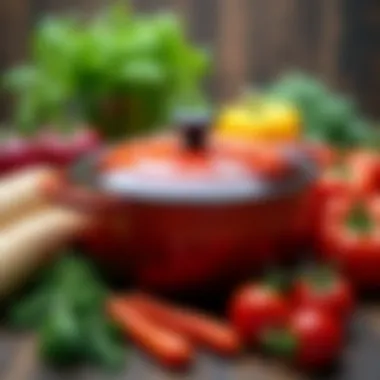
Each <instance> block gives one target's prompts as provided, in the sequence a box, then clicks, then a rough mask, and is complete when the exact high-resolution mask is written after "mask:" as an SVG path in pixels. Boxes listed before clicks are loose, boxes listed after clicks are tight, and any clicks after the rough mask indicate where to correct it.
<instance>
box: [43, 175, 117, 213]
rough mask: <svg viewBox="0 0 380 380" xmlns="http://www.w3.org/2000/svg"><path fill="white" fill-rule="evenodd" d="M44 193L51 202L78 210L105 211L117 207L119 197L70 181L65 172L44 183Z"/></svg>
mask: <svg viewBox="0 0 380 380" xmlns="http://www.w3.org/2000/svg"><path fill="white" fill-rule="evenodd" d="M42 193H43V195H44V196H45V197H46V198H47V199H48V200H49V201H51V202H53V203H56V204H58V205H62V206H68V207H69V208H72V209H75V210H77V211H84V212H87V213H103V212H107V211H110V210H114V209H115V207H117V204H118V201H117V199H112V198H111V197H109V196H107V195H105V194H102V193H101V192H98V191H94V190H91V189H89V188H87V187H85V186H79V185H74V184H72V183H70V182H69V181H68V180H67V179H66V178H65V175H64V174H63V173H58V175H57V176H53V177H51V178H49V179H47V180H45V181H44V182H43V183H42Z"/></svg>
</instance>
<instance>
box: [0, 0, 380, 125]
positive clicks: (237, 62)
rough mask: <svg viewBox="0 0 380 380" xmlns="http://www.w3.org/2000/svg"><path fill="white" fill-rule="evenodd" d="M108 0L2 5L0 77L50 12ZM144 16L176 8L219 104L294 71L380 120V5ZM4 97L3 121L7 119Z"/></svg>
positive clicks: (229, 1)
mask: <svg viewBox="0 0 380 380" xmlns="http://www.w3.org/2000/svg"><path fill="white" fill-rule="evenodd" d="M108 2H110V1H105V0H103V1H102V0H0V36H1V38H0V70H1V72H4V71H5V70H6V68H9V67H11V66H12V65H14V64H17V63H19V62H20V61H22V60H23V59H24V58H25V57H27V54H28V53H27V46H28V38H29V37H30V31H31V29H32V28H33V25H35V23H36V21H37V20H38V19H39V18H40V17H41V16H43V15H44V14H46V13H51V12H55V13H59V12H65V11H67V10H72V9H76V10H78V11H81V12H91V11H93V10H96V9H97V8H99V7H100V6H101V5H102V4H105V3H108ZM132 4H133V6H134V7H135V8H136V9H138V10H141V11H155V10H159V9H163V8H164V9H168V8H169V9H174V10H175V11H176V12H179V13H180V14H181V15H182V16H183V18H184V20H185V22H186V24H187V25H188V28H189V33H190V35H191V36H192V38H193V39H194V40H195V41H197V42H199V43H201V44H204V45H206V46H208V47H209V48H210V50H211V51H212V54H213V57H214V59H215V63H214V68H213V70H212V73H211V75H210V76H209V78H208V79H207V89H208V90H209V91H210V92H211V94H212V95H213V96H215V97H218V98H226V97H228V98H229V97H231V96H233V95H235V94H236V93H237V92H238V91H240V90H241V89H242V88H243V87H244V86H246V85H247V84H259V85H260V84H262V83H266V82H267V81H269V80H271V79H272V78H273V77H275V76H276V75H278V74H280V73H282V72H284V71H286V70H290V69H298V68H300V69H303V70H307V71H309V72H311V73H316V74H318V75H320V76H321V77H322V78H323V79H325V80H326V81H328V82H329V83H331V84H332V85H333V86H336V87H338V88H341V89H343V90H348V91H351V92H352V93H353V94H354V95H355V96H357V98H358V99H359V101H360V103H361V105H362V107H363V108H364V110H365V111H367V112H368V113H369V114H370V115H373V116H380V107H379V106H380V2H379V1H378V0H360V1H359V0H133V1H132ZM7 100H8V99H7V96H6V94H2V95H1V105H2V106H1V107H0V119H4V118H6V117H7V116H9V114H10V109H9V102H8V101H7Z"/></svg>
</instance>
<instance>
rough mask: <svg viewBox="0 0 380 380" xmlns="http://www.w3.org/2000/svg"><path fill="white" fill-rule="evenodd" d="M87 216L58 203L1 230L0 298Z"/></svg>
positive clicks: (49, 255) (51, 254)
mask: <svg viewBox="0 0 380 380" xmlns="http://www.w3.org/2000/svg"><path fill="white" fill-rule="evenodd" d="M86 223H87V218H86V217H85V216H84V215H82V214H79V213H77V212H74V211H70V210H66V209H61V208H58V207H55V208H52V207H51V208H48V209H45V210H41V211H38V212H36V213H33V214H32V215H29V216H27V217H25V218H22V219H20V220H18V221H17V222H15V223H14V224H11V225H7V226H6V227H5V228H3V229H2V230H1V232H0V298H2V297H4V296H6V295H8V294H10V292H12V291H13V290H16V289H17V288H18V287H19V286H21V285H22V284H23V283H24V282H25V281H26V280H27V279H28V278H29V276H30V275H32V274H33V273H34V272H35V271H36V270H37V269H39V268H40V267H41V266H42V265H43V264H44V263H46V262H48V261H49V260H50V259H52V258H54V255H58V254H59V251H60V248H62V247H63V246H65V245H66V244H67V243H69V242H70V241H71V240H72V239H73V238H75V236H76V235H77V234H78V233H80V232H81V231H82V229H83V228H85V226H86Z"/></svg>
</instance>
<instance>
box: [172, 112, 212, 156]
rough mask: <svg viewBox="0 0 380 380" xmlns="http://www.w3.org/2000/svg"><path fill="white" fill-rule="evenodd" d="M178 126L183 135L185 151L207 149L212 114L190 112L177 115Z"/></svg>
mask: <svg viewBox="0 0 380 380" xmlns="http://www.w3.org/2000/svg"><path fill="white" fill-rule="evenodd" d="M176 124H177V125H178V128H179V129H180V132H181V134H182V141H183V144H184V147H185V149H187V150H191V151H204V150H206V148H207V137H208V134H209V133H208V132H209V128H210V125H211V117H210V114H208V113H206V112H202V113H200V112H190V113H181V114H178V115H177V118H176Z"/></svg>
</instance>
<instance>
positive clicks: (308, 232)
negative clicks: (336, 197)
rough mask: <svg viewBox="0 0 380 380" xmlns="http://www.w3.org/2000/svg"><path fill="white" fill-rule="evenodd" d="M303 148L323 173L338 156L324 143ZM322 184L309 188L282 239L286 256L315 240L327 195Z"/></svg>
mask: <svg viewBox="0 0 380 380" xmlns="http://www.w3.org/2000/svg"><path fill="white" fill-rule="evenodd" d="M303 150H304V151H305V153H307V154H308V155H309V156H310V157H311V158H312V159H313V160H314V161H315V162H316V164H317V166H318V167H319V170H320V171H321V173H324V172H325V171H326V170H327V168H329V167H330V166H331V165H333V163H334V162H335V161H336V160H337V157H338V154H337V152H336V151H335V150H334V149H332V148H331V147H329V146H327V145H323V144H315V143H313V144H306V145H305V146H303ZM322 176H323V174H322ZM320 186H321V185H320V183H319V182H318V181H317V182H316V183H315V184H314V185H313V186H312V187H311V188H310V189H309V191H308V194H306V196H305V197H304V199H303V200H302V203H301V204H300V206H299V208H298V211H297V213H296V215H295V218H294V221H293V223H292V224H291V225H290V227H289V230H288V231H287V233H286V236H285V237H284V239H283V241H282V244H281V246H280V249H281V250H285V251H286V258H294V256H295V255H298V253H299V252H300V251H302V248H304V247H305V246H310V245H311V244H313V242H314V241H315V238H316V232H317V231H318V226H319V215H320V212H321V211H320V210H321V209H322V208H323V203H324V198H325V195H322V194H321V189H320Z"/></svg>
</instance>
